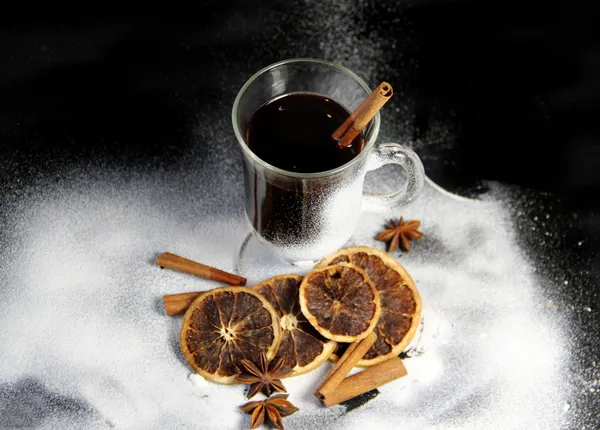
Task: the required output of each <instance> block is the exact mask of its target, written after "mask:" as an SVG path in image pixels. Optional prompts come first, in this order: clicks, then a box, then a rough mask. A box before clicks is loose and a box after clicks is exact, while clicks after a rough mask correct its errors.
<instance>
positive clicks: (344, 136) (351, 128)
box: [331, 82, 394, 148]
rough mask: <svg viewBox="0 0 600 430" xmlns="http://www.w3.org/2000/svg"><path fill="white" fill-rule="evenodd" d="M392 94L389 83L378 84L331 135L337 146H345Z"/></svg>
mask: <svg viewBox="0 0 600 430" xmlns="http://www.w3.org/2000/svg"><path fill="white" fill-rule="evenodd" d="M393 94H394V89H393V88H392V86H391V85H390V84H388V83H387V82H382V83H381V84H379V86H378V87H377V88H375V90H374V91H373V92H372V93H371V94H369V95H368V96H367V98H366V99H365V100H364V101H363V102H362V103H361V104H360V105H359V106H358V107H357V108H356V109H355V110H354V112H352V113H351V114H350V116H349V117H348V118H347V119H346V121H344V122H343V123H342V125H340V126H339V127H338V128H337V130H336V131H334V132H333V134H332V135H331V138H332V139H333V140H336V141H337V142H338V147H339V148H345V147H346V146H348V145H350V144H351V143H352V141H353V140H354V138H355V137H356V136H358V134H359V133H360V132H361V131H362V129H363V128H365V127H366V126H367V124H368V123H369V121H371V120H372V119H373V118H374V117H375V115H376V114H377V112H379V109H381V108H382V107H383V105H384V104H386V103H387V101H388V100H389V99H390V98H391V97H392V95H393Z"/></svg>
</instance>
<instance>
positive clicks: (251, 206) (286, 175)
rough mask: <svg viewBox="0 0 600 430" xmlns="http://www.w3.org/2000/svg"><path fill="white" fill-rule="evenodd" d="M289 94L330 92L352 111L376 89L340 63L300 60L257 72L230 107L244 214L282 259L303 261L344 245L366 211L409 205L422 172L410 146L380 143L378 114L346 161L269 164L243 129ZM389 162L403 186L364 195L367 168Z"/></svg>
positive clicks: (311, 260) (328, 94)
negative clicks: (307, 167) (307, 169)
mask: <svg viewBox="0 0 600 430" xmlns="http://www.w3.org/2000/svg"><path fill="white" fill-rule="evenodd" d="M290 93H309V94H318V95H321V96H325V97H327V98H331V99H332V100H334V101H336V102H337V103H339V104H340V105H342V106H343V107H344V108H346V109H347V110H348V111H349V112H353V111H354V109H355V108H356V107H357V106H358V105H359V104H360V103H361V102H362V101H363V100H364V99H365V98H366V97H367V96H368V95H369V94H370V93H371V90H370V89H369V87H368V86H367V84H366V83H365V82H364V81H363V80H362V79H361V78H360V77H358V76H357V75H355V74H354V73H353V72H351V71H350V70H348V69H346V68H344V67H342V66H339V65H337V64H334V63H330V62H327V61H322V60H316V59H310V58H299V59H291V60H285V61H281V62H278V63H275V64H272V65H270V66H267V67H265V68H264V69H262V70H260V71H258V72H257V73H256V74H254V76H252V77H251V78H250V79H249V80H248V81H247V82H246V83H245V84H244V86H243V87H242V89H241V90H240V92H239V93H238V95H237V97H236V99H235V102H234V104H233V111H232V120H233V129H234V131H235V135H236V137H237V140H238V142H239V144H240V147H241V149H242V155H243V167H244V192H245V212H246V217H247V219H248V223H249V224H250V228H251V230H252V233H253V234H254V237H256V239H257V240H258V241H259V242H260V243H261V244H262V245H264V246H265V247H266V248H268V249H270V250H272V251H273V252H274V253H275V254H277V255H279V256H280V257H282V258H283V259H284V260H286V261H288V262H290V263H292V264H296V265H306V264H312V263H314V262H315V261H316V260H319V259H320V258H322V257H324V256H325V255H327V254H330V253H332V252H334V251H336V250H338V249H339V248H341V247H342V246H343V245H344V244H345V243H346V242H347V241H348V239H350V237H351V236H352V233H353V232H354V229H355V227H356V224H357V222H358V219H359V216H360V213H361V210H367V211H377V212H379V211H385V210H389V209H392V208H397V207H400V206H404V205H407V204H409V203H410V202H412V201H413V200H414V199H415V198H416V197H417V195H418V194H419V192H420V191H421V188H422V187H423V182H424V170H423V164H422V163H421V160H420V159H419V157H418V156H417V155H416V154H415V153H414V152H413V151H412V150H411V149H409V148H406V147H404V146H402V145H399V144H397V143H375V142H376V140H377V134H378V132H379V122H380V115H379V113H377V115H376V116H375V118H374V119H373V120H372V121H371V122H370V123H369V125H368V126H367V127H366V128H365V129H364V130H363V139H364V147H363V149H362V151H361V152H360V153H359V154H358V155H356V156H355V157H354V158H352V159H351V160H350V161H348V162H347V163H346V164H343V165H341V166H339V167H336V168H334V169H331V170H327V171H324V172H316V173H298V172H290V171H286V170H283V169H280V168H278V167H276V166H273V165H271V164H268V163H266V162H265V161H263V160H261V159H260V158H259V157H258V156H256V155H255V154H254V153H253V152H252V150H251V149H250V148H249V147H248V143H247V140H246V128H247V126H248V123H249V121H250V119H251V118H252V115H253V114H254V113H255V112H256V110H257V109H258V108H259V107H261V106H262V105H264V104H265V103H267V102H269V101H271V100H273V99H275V98H278V97H280V96H282V95H285V94H290ZM309 126H310V124H307V127H309ZM315 156H318V154H315ZM385 164H398V165H400V166H402V167H403V168H404V170H405V172H406V176H407V181H406V183H405V184H404V186H403V187H402V188H401V189H399V190H397V191H395V192H393V193H391V194H368V193H364V192H363V182H364V179H365V175H366V173H367V172H368V171H370V170H374V169H377V168H379V167H381V166H383V165H385Z"/></svg>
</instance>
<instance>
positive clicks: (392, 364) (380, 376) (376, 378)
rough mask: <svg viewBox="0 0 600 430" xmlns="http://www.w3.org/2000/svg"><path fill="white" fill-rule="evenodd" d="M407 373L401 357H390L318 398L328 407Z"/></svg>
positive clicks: (347, 379)
mask: <svg viewBox="0 0 600 430" xmlns="http://www.w3.org/2000/svg"><path fill="white" fill-rule="evenodd" d="M407 374H408V372H407V371H406V367H404V363H402V360H401V359H400V358H398V357H394V358H390V359H388V360H386V361H382V362H381V363H378V364H375V365H374V366H371V367H369V368H367V369H365V370H363V371H362V372H359V373H355V374H354V375H352V376H349V377H347V378H346V379H344V380H343V381H342V382H341V383H340V385H338V387H337V388H336V389H335V390H333V391H330V392H328V393H320V395H318V396H317V399H318V400H319V402H321V404H322V405H323V406H325V407H327V408H328V407H330V406H333V405H337V404H338V403H341V402H345V401H346V400H349V399H352V398H353V397H356V396H359V395H361V394H363V393H366V392H368V391H371V390H374V389H375V388H379V387H381V386H382V385H385V384H387V383H388V382H391V381H394V380H396V379H399V378H402V377H403V376H406V375H407Z"/></svg>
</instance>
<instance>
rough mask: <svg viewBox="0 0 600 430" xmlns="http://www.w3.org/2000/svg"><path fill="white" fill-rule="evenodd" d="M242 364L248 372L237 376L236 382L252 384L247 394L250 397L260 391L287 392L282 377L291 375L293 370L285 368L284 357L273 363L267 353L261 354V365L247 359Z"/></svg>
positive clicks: (265, 392) (269, 393) (266, 392)
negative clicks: (268, 358)
mask: <svg viewBox="0 0 600 430" xmlns="http://www.w3.org/2000/svg"><path fill="white" fill-rule="evenodd" d="M242 365H243V366H244V367H245V368H246V370H247V373H242V374H241V375H239V376H237V377H236V378H235V382H239V383H241V384H249V385H250V388H249V389H248V396H247V397H248V398H249V399H251V398H252V397H254V396H255V395H256V394H257V393H258V392H259V391H260V392H261V393H263V394H264V395H265V396H270V395H271V393H272V392H273V391H274V390H276V391H279V392H282V393H285V391H286V390H285V387H284V386H283V384H282V383H281V378H283V377H284V376H286V375H289V374H290V373H291V372H292V370H291V369H288V368H283V358H280V359H279V360H277V361H276V362H274V363H273V362H269V361H268V360H267V357H266V356H265V354H261V355H260V363H259V366H260V367H259V366H257V365H255V364H254V363H253V362H251V361H250V360H245V359H244V360H242Z"/></svg>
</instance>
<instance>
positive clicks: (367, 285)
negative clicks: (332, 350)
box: [300, 264, 381, 342]
mask: <svg viewBox="0 0 600 430" xmlns="http://www.w3.org/2000/svg"><path fill="white" fill-rule="evenodd" d="M300 308H301V309H302V313H303V314H304V316H305V317H306V318H307V319H308V321H309V322H310V323H311V324H312V325H313V327H314V328H315V329H316V330H317V331H318V332H319V333H320V334H321V335H322V336H324V337H326V338H327V339H332V340H335V341H336V342H356V341H357V340H361V339H364V338H365V337H367V335H368V334H369V333H370V332H371V331H373V328H374V327H375V324H377V321H378V319H379V314H380V312H381V305H380V302H379V294H378V293H377V289H376V288H375V285H373V282H372V281H371V280H370V279H369V277H368V276H367V274H366V273H365V272H364V271H363V270H362V269H360V268H359V267H357V266H355V265H353V264H344V265H333V266H327V267H323V268H320V269H317V270H314V271H312V272H310V273H309V274H308V275H306V277H305V278H304V280H303V281H302V284H301V285H300Z"/></svg>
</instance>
